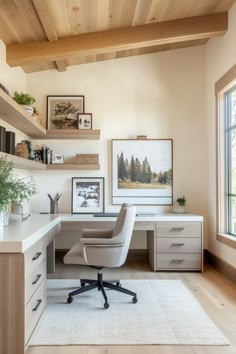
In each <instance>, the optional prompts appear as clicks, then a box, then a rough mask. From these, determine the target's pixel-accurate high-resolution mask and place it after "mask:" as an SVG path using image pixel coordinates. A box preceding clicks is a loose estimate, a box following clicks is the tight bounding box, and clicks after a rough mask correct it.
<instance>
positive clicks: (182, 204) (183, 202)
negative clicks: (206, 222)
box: [176, 195, 187, 207]
mask: <svg viewBox="0 0 236 354" xmlns="http://www.w3.org/2000/svg"><path fill="white" fill-rule="evenodd" d="M176 202H177V203H178V204H179V205H180V206H182V207H185V206H186V202H187V199H186V198H185V196H184V195H183V197H181V198H177V199H176Z"/></svg>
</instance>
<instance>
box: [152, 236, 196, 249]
mask: <svg viewBox="0 0 236 354" xmlns="http://www.w3.org/2000/svg"><path fill="white" fill-rule="evenodd" d="M201 244H202V240H201V237H158V238H157V239H156V251H157V252H158V253H201V247H202V246H201Z"/></svg>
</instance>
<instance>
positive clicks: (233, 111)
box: [231, 90, 236, 125]
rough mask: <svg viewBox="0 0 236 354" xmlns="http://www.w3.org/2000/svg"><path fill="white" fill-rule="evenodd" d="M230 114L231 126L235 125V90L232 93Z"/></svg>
mask: <svg viewBox="0 0 236 354" xmlns="http://www.w3.org/2000/svg"><path fill="white" fill-rule="evenodd" d="M231 112H232V116H231V125H234V124H236V90H234V91H233V92H232V100H231Z"/></svg>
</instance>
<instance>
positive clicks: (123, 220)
mask: <svg viewBox="0 0 236 354" xmlns="http://www.w3.org/2000/svg"><path fill="white" fill-rule="evenodd" d="M135 215H136V207H135V206H134V205H131V204H126V203H124V204H122V206H121V209H120V212H119V215H118V217H117V220H116V224H115V227H114V230H113V234H112V239H113V241H114V238H115V239H116V242H117V243H123V246H122V247H121V248H118V249H117V250H115V249H114V251H115V253H116V257H114V258H113V260H114V264H113V265H110V266H114V267H119V266H121V265H122V264H124V262H125V260H126V257H127V253H128V250H129V245H130V241H131V237H132V233H133V228H134V222H135ZM117 253H119V256H118V254H117ZM117 256H118V257H117Z"/></svg>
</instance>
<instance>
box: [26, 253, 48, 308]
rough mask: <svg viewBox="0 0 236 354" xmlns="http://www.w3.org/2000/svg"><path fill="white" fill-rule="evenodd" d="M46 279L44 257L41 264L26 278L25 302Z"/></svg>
mask: <svg viewBox="0 0 236 354" xmlns="http://www.w3.org/2000/svg"><path fill="white" fill-rule="evenodd" d="M45 279H46V259H45V258H43V259H42V262H41V263H40V264H39V266H38V267H37V268H36V269H35V270H34V271H33V272H32V273H31V274H30V275H29V277H28V278H27V279H26V280H25V304H27V303H28V301H29V300H30V298H31V296H32V295H33V294H34V293H35V291H36V290H37V289H38V287H39V285H40V284H41V283H42V282H43V281H45Z"/></svg>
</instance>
